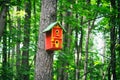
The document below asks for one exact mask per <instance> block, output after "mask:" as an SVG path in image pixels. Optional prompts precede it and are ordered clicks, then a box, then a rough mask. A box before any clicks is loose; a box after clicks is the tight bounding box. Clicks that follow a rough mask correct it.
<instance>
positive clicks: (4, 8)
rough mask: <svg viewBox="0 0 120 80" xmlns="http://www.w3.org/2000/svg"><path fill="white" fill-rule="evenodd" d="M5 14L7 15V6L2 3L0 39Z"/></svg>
mask: <svg viewBox="0 0 120 80" xmlns="http://www.w3.org/2000/svg"><path fill="white" fill-rule="evenodd" d="M6 15H7V7H6V6H4V5H3V6H2V9H1V12H0V39H1V37H2V35H3V31H4V27H5V21H6Z"/></svg>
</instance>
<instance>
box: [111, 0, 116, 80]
mask: <svg viewBox="0 0 120 80" xmlns="http://www.w3.org/2000/svg"><path fill="white" fill-rule="evenodd" d="M110 2H111V6H112V8H113V11H112V13H114V11H115V10H116V1H115V0H110ZM115 19H116V14H113V15H112V16H111V17H110V26H111V29H110V41H111V44H110V51H111V69H112V80H116V53H115V41H116V34H115V25H116V21H115Z"/></svg>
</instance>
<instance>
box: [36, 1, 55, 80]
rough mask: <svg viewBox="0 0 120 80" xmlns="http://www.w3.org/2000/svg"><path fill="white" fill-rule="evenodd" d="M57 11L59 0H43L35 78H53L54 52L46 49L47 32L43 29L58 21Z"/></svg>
mask: <svg viewBox="0 0 120 80" xmlns="http://www.w3.org/2000/svg"><path fill="white" fill-rule="evenodd" d="M56 11H57V0H42V7H41V19H40V29H39V39H38V51H37V54H36V69H35V73H36V74H35V80H52V64H53V52H52V51H51V52H50V51H46V50H45V34H44V33H42V31H43V29H45V28H46V27H47V26H48V25H50V24H51V23H52V22H55V21H56V16H57V15H56Z"/></svg>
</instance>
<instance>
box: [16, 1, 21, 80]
mask: <svg viewBox="0 0 120 80" xmlns="http://www.w3.org/2000/svg"><path fill="white" fill-rule="evenodd" d="M19 2H20V0H17V3H19ZM17 11H20V5H18V6H17ZM20 23H21V20H20V17H18V18H17V44H16V76H17V77H16V80H19V79H20V78H21V74H20V72H21V71H20V65H21V63H20V57H21V53H20V39H21V28H20Z"/></svg>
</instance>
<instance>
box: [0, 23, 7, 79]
mask: <svg viewBox="0 0 120 80" xmlns="http://www.w3.org/2000/svg"><path fill="white" fill-rule="evenodd" d="M6 24H7V23H5V27H4V28H5V29H4V34H3V53H2V56H3V57H2V75H1V76H2V80H6V79H7V78H8V77H7V33H6V32H7V27H6Z"/></svg>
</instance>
